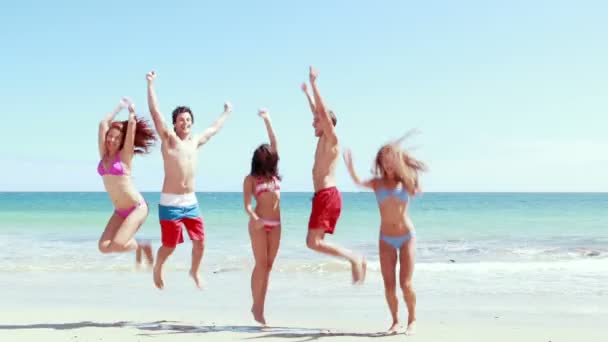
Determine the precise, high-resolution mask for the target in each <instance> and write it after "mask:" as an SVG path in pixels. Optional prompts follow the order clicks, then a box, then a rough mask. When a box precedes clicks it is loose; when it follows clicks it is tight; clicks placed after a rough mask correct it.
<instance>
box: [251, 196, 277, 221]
mask: <svg viewBox="0 0 608 342" xmlns="http://www.w3.org/2000/svg"><path fill="white" fill-rule="evenodd" d="M255 214H256V215H258V217H259V218H263V219H265V220H277V221H280V220H281V205H280V195H279V194H277V193H272V192H268V193H263V194H260V196H259V197H258V198H257V200H256V205H255Z"/></svg>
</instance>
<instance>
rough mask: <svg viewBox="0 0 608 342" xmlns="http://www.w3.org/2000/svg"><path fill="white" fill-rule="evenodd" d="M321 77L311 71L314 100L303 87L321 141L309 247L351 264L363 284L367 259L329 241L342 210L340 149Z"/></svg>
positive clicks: (333, 117)
mask: <svg viewBox="0 0 608 342" xmlns="http://www.w3.org/2000/svg"><path fill="white" fill-rule="evenodd" d="M317 76H318V72H317V71H316V70H315V69H314V68H313V67H310V74H309V78H310V85H311V88H312V92H313V96H311V95H310V92H309V91H308V87H307V85H306V83H303V84H302V91H304V94H306V97H307V98H308V103H309V104H310V109H311V110H312V113H313V116H314V119H313V123H312V126H313V127H314V129H315V136H316V137H318V138H319V141H318V142H317V151H316V152H315V163H314V166H313V169H312V178H313V183H314V187H315V196H314V198H313V200H312V212H311V213H310V221H309V222H308V235H307V236H306V245H307V246H308V248H310V249H312V250H315V251H317V252H321V253H324V254H329V255H332V256H337V257H341V258H344V259H346V260H348V261H349V262H350V264H351V267H352V276H353V282H354V283H362V282H363V281H364V280H365V270H366V262H365V259H364V258H363V257H361V256H356V255H354V254H353V253H352V252H351V251H349V250H347V249H345V248H342V247H339V246H336V245H334V244H331V243H329V242H327V241H325V233H329V234H333V233H334V230H335V228H336V224H337V222H338V218H339V217H340V212H341V210H342V195H341V194H340V191H339V190H338V189H337V188H336V180H335V170H336V163H337V161H338V157H339V154H340V146H339V144H338V137H337V136H336V131H335V126H336V122H337V120H336V116H335V114H334V113H333V112H332V111H331V110H328V109H327V108H326V107H325V104H324V103H323V99H322V98H321V95H320V94H319V89H318V88H317V82H316V80H317Z"/></svg>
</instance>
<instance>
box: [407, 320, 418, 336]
mask: <svg viewBox="0 0 608 342" xmlns="http://www.w3.org/2000/svg"><path fill="white" fill-rule="evenodd" d="M405 334H406V335H408V336H411V335H415V334H416V321H411V322H409V323H408V324H407V329H406V330H405Z"/></svg>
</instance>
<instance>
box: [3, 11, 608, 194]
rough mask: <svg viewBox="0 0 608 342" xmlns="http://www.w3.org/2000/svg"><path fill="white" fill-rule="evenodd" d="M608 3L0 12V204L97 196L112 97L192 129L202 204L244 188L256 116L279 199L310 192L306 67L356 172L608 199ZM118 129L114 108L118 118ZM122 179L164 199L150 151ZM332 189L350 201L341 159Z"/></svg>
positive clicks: (431, 184)
mask: <svg viewBox="0 0 608 342" xmlns="http://www.w3.org/2000/svg"><path fill="white" fill-rule="evenodd" d="M606 17H608V2H605V1H585V0H580V1H560V0H554V1H543V0H539V1H519V0H513V1H487V0H463V1H447V0H446V1H433V0H430V1H376V2H371V1H305V2H304V1H296V2H293V1H171V2H167V1H164V2H160V1H159V2H155V1H129V2H128V3H126V2H122V1H103V2H102V1H97V2H95V3H94V4H93V3H89V2H82V1H79V2H76V1H74V2H64V1H55V2H46V1H45V2H43V1H37V2H36V1H20V2H4V3H3V4H1V5H0V44H1V45H0V46H2V53H1V54H0V104H1V106H2V107H1V108H2V112H3V113H2V123H3V125H2V127H3V129H2V134H0V165H1V167H0V191H103V183H102V181H101V179H100V177H99V176H98V175H97V173H96V167H97V163H98V160H99V156H98V152H97V151H98V150H97V128H98V123H99V120H100V119H101V118H102V117H103V116H104V115H105V114H106V113H107V112H109V111H110V110H112V109H113V108H114V107H115V106H116V104H117V103H118V101H119V99H120V98H121V97H122V96H130V97H131V98H132V99H133V100H134V102H135V103H136V106H137V108H138V113H139V115H142V116H144V117H147V118H149V115H150V114H149V112H148V110H147V103H146V80H145V75H146V73H147V72H148V71H150V70H155V71H156V72H157V74H158V77H157V81H156V88H157V92H158V97H159V102H160V108H161V111H162V112H163V114H164V116H165V118H166V119H167V121H169V122H170V114H171V111H172V110H173V108H174V107H176V106H178V105H188V106H190V107H191V108H192V110H193V111H194V115H195V124H194V130H195V131H197V130H198V131H202V130H204V129H205V128H206V127H207V126H208V125H209V124H211V123H212V122H213V121H214V120H215V118H216V117H217V116H218V115H219V114H220V113H221V111H222V107H223V103H224V101H226V100H228V101H231V102H232V104H233V106H234V111H233V113H232V115H231V117H230V118H229V119H228V121H227V122H226V124H225V126H224V128H223V129H222V130H221V131H220V132H219V133H218V134H217V135H216V136H215V137H213V138H212V139H211V140H210V141H209V142H208V143H207V144H206V145H204V146H203V147H202V148H201V149H200V152H199V168H198V173H197V179H196V189H197V190H198V191H240V190H241V189H242V182H243V178H244V176H245V175H246V174H247V173H248V172H249V167H250V161H251V155H252V152H253V150H254V149H255V148H256V147H257V146H258V145H259V144H261V143H264V142H266V141H267V140H268V138H267V136H266V131H265V128H264V125H263V122H262V121H261V119H260V118H259V117H258V116H257V115H256V110H257V109H258V108H260V107H267V108H268V109H269V110H270V114H271V117H272V121H273V124H274V126H275V129H276V131H277V137H278V140H279V144H280V148H281V156H280V157H281V162H280V165H279V168H280V172H281V174H282V176H283V184H282V189H283V191H312V164H313V157H314V150H315V144H316V138H315V137H314V132H313V128H312V126H311V125H312V115H311V113H310V111H309V108H308V106H307V103H306V99H305V97H304V96H303V94H302V92H301V91H300V89H299V87H300V84H301V82H303V81H305V80H307V78H308V66H309V65H314V66H315V67H317V68H318V70H319V73H320V74H319V78H318V85H319V88H320V90H321V92H322V95H323V97H324V98H325V101H326V102H327V105H328V107H330V108H331V109H333V110H334V111H335V113H336V115H337V117H338V125H337V133H338V136H339V139H340V143H341V145H342V146H343V147H348V148H351V149H352V151H353V156H354V161H355V167H356V168H357V170H358V173H359V174H360V175H361V176H370V175H371V174H370V169H371V164H372V161H373V158H374V156H375V153H376V151H377V150H378V148H379V147H380V146H381V145H382V144H383V143H385V142H388V141H389V140H391V139H393V138H397V137H399V136H401V135H402V134H403V133H405V132H406V131H408V130H409V129H413V128H416V129H419V130H420V131H421V133H420V134H419V135H417V136H416V137H414V138H412V139H410V140H408V141H407V142H406V144H405V146H406V147H408V148H410V149H411V153H412V154H413V155H414V156H415V157H417V158H418V159H420V160H422V161H424V162H426V163H427V164H428V165H429V171H428V172H426V173H424V174H422V175H421V184H422V186H423V190H424V191H427V192H443V191H446V192H452V191H454V192H486V191H487V192H493V191H506V192H535V191H548V192H560V191H581V192H583V191H602V192H605V191H608V177H607V176H606V175H608V156H607V152H608V135H607V134H606V127H608V111H607V104H606V103H607V100H608V98H607V96H606V91H607V89H608V65H607V62H608V44H606V37H607V36H608V20H606ZM118 118H119V119H124V118H126V112H123V113H121V114H120V116H119V117H118ZM133 178H134V181H135V184H136V185H137V187H138V188H139V189H140V190H142V191H160V189H161V186H162V180H163V165H162V158H161V154H160V148H159V146H157V147H156V148H154V149H153V150H152V153H151V154H150V155H146V156H137V157H136V159H135V160H134V162H133ZM337 182H338V186H339V187H340V189H342V190H343V191H357V190H358V189H357V188H356V186H355V185H353V182H352V181H351V180H350V178H349V176H348V173H347V170H346V167H345V166H344V163H343V162H342V161H340V162H339V164H338V168H337Z"/></svg>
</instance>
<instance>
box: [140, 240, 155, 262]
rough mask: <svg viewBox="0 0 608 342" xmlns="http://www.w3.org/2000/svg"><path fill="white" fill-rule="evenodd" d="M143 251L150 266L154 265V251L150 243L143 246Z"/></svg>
mask: <svg viewBox="0 0 608 342" xmlns="http://www.w3.org/2000/svg"><path fill="white" fill-rule="evenodd" d="M141 250H142V251H143V252H144V256H145V257H146V262H147V263H148V265H154V252H153V251H152V245H151V244H150V243H146V244H144V245H142V246H141ZM140 258H141V257H140ZM140 262H141V261H140Z"/></svg>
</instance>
